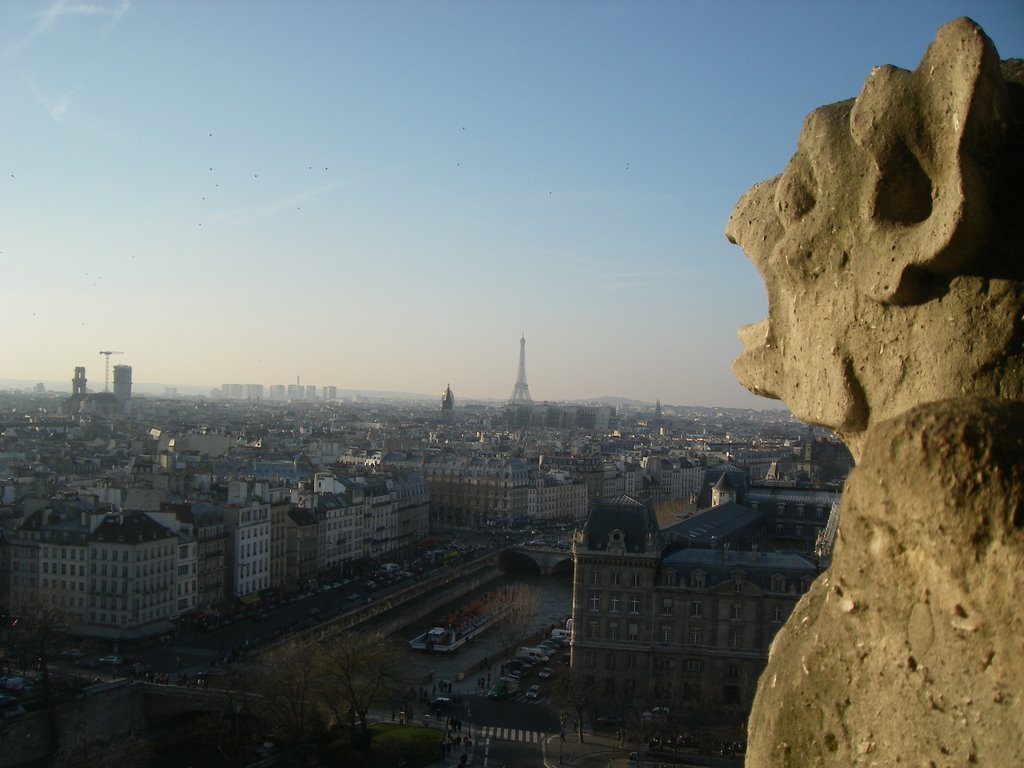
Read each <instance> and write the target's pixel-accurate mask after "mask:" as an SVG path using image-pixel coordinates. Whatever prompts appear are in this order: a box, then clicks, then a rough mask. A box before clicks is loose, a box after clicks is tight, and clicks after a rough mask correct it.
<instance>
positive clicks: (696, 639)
mask: <svg viewBox="0 0 1024 768" xmlns="http://www.w3.org/2000/svg"><path fill="white" fill-rule="evenodd" d="M702 636H703V632H702V631H701V628H700V627H690V645H700V644H701V642H702V639H703V637H702Z"/></svg>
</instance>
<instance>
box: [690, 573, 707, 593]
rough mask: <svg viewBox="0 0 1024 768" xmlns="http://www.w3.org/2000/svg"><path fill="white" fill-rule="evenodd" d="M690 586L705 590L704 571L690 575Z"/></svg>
mask: <svg viewBox="0 0 1024 768" xmlns="http://www.w3.org/2000/svg"><path fill="white" fill-rule="evenodd" d="M690 586H692V587H695V588H697V589H704V571H693V572H692V573H691V574H690Z"/></svg>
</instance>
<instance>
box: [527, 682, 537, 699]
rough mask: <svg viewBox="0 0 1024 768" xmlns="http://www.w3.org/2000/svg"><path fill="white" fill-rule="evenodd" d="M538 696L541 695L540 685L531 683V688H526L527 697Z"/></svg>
mask: <svg viewBox="0 0 1024 768" xmlns="http://www.w3.org/2000/svg"><path fill="white" fill-rule="evenodd" d="M538 696H540V686H539V685H531V686H530V687H529V688H527V689H526V698H528V699H536V698H537V697H538Z"/></svg>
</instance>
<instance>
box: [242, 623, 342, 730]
mask: <svg viewBox="0 0 1024 768" xmlns="http://www.w3.org/2000/svg"><path fill="white" fill-rule="evenodd" d="M321 654H322V649H321V648H320V647H319V646H318V645H317V643H316V642H315V641H313V640H311V639H306V640H296V641H292V642H288V643H284V644H283V645H280V646H278V647H277V648H274V649H272V650H270V651H268V652H267V653H264V654H262V655H261V656H260V657H259V661H258V662H257V664H256V665H255V668H254V669H253V670H252V671H251V674H250V675H249V676H248V680H247V684H246V687H247V689H248V690H249V691H250V692H251V693H252V694H253V695H252V696H251V697H250V698H249V701H248V704H249V706H251V707H252V709H253V710H254V711H255V712H256V713H258V714H259V715H260V719H261V720H262V721H263V722H264V723H266V725H267V727H268V729H269V731H268V733H270V734H271V735H272V736H273V738H274V739H275V740H277V741H279V742H281V743H283V744H291V745H301V744H305V743H308V742H309V741H310V740H311V739H312V738H314V737H315V736H318V735H320V734H321V733H323V731H324V730H325V724H324V719H323V717H322V714H321V710H320V706H319V704H320V697H319V692H320V685H321V681H320V679H319V670H318V668H317V667H318V663H317V662H318V659H319V656H320V655H321Z"/></svg>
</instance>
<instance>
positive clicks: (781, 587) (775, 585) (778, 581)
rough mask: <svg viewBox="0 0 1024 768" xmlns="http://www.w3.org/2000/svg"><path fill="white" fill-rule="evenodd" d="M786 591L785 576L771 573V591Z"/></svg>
mask: <svg viewBox="0 0 1024 768" xmlns="http://www.w3.org/2000/svg"><path fill="white" fill-rule="evenodd" d="M785 591H786V577H785V576H783V575H782V574H779V573H775V574H772V592H785Z"/></svg>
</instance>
